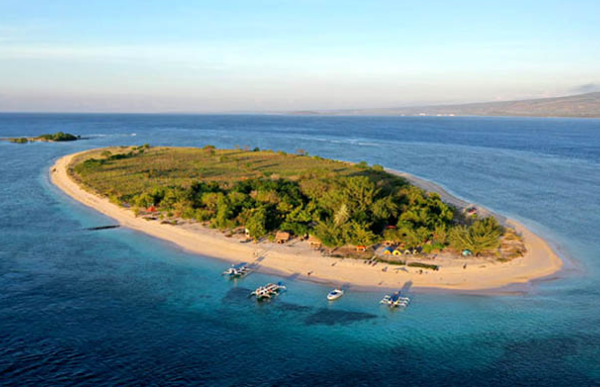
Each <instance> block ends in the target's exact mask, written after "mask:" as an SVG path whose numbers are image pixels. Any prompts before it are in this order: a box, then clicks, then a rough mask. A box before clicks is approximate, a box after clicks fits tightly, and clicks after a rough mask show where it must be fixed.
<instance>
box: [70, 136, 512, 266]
mask: <svg viewBox="0 0 600 387" xmlns="http://www.w3.org/2000/svg"><path fill="white" fill-rule="evenodd" d="M298 153H299V154H296V155H291V154H286V153H284V152H272V151H260V150H258V149H257V148H256V149H254V150H253V151H249V150H239V149H235V150H217V149H215V148H214V147H212V146H207V147H205V148H203V149H196V148H151V147H150V146H148V145H145V146H140V147H133V148H112V149H102V150H97V151H94V152H92V153H89V154H86V155H84V156H83V157H82V158H80V159H78V160H76V161H75V162H74V165H73V167H72V173H73V175H74V176H75V177H76V178H77V179H79V180H80V181H81V182H82V183H83V184H84V185H86V186H88V187H90V188H92V189H94V190H96V191H97V192H98V193H100V194H103V195H106V196H108V197H109V198H111V200H112V201H113V202H115V203H119V204H125V203H127V204H129V205H131V206H133V207H134V209H135V210H136V211H144V210H147V209H148V208H149V207H156V208H157V209H158V210H160V212H161V214H163V215H166V216H169V217H171V216H172V217H180V218H185V219H193V220H196V221H198V222H205V223H208V224H209V225H210V226H212V227H215V228H218V229H222V230H226V229H233V228H236V227H238V226H243V227H245V228H247V229H248V231H249V233H250V235H251V236H252V237H253V238H256V239H258V238H262V237H264V236H266V235H268V234H269V233H272V232H274V231H276V230H284V231H289V232H291V233H292V234H294V235H298V236H303V235H306V234H308V233H310V234H313V235H315V236H316V237H318V238H320V239H321V241H322V242H323V244H324V245H326V246H330V247H339V246H343V245H366V246H369V245H373V244H375V243H378V242H380V241H382V240H387V241H390V242H393V243H397V244H401V245H403V246H405V247H406V248H423V249H424V250H426V251H427V250H429V251H431V250H433V249H442V248H444V247H446V246H451V247H454V248H456V249H459V250H461V249H470V250H471V251H472V252H473V253H474V254H478V253H481V252H485V251H488V250H492V249H494V248H497V247H498V246H499V241H500V237H501V235H502V233H503V228H502V227H501V226H499V225H498V223H497V221H496V220H495V218H486V219H481V220H469V219H466V218H463V217H462V215H461V214H460V213H459V212H458V211H456V209H455V208H453V207H451V206H449V205H447V204H446V203H444V202H442V200H441V199H440V196H439V195H437V194H435V193H427V192H425V191H423V190H421V189H420V188H417V187H415V186H412V185H410V184H408V182H407V181H406V180H405V179H403V178H400V177H397V176H395V175H392V174H390V173H387V172H385V171H384V170H383V168H382V167H380V166H373V167H369V166H367V165H366V163H360V164H357V165H351V164H348V163H343V162H338V161H333V160H327V159H323V158H320V157H317V156H314V157H311V156H309V155H307V154H306V153H304V152H298Z"/></svg>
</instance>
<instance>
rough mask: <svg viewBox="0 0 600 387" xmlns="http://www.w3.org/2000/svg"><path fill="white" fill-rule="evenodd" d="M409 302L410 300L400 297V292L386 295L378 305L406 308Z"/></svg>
mask: <svg viewBox="0 0 600 387" xmlns="http://www.w3.org/2000/svg"><path fill="white" fill-rule="evenodd" d="M409 302H410V298H408V297H402V295H401V294H400V292H396V293H394V294H391V295H390V294H387V295H386V296H385V297H383V299H382V300H381V301H379V303H380V304H384V305H387V306H389V307H390V308H400V307H402V308H406V307H407V306H408V303H409Z"/></svg>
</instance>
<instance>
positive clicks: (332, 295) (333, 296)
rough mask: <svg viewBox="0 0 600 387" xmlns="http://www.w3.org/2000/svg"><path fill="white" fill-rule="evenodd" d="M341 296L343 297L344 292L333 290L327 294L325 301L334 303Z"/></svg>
mask: <svg viewBox="0 0 600 387" xmlns="http://www.w3.org/2000/svg"><path fill="white" fill-rule="evenodd" d="M343 295H344V291H343V290H342V289H333V290H332V291H330V292H329V293H328V294H327V299H328V300H329V301H335V300H337V299H338V298H340V297H341V296H343Z"/></svg>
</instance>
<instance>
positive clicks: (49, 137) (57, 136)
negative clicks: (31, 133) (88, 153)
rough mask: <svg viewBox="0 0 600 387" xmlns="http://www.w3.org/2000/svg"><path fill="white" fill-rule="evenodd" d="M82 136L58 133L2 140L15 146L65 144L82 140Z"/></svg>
mask: <svg viewBox="0 0 600 387" xmlns="http://www.w3.org/2000/svg"><path fill="white" fill-rule="evenodd" d="M80 139H81V136H75V135H73V134H70V133H63V132H57V133H53V134H42V135H40V136H37V137H9V138H3V139H2V140H5V141H8V142H12V143H15V144H27V143H29V142H38V141H41V142H64V141H76V140H80Z"/></svg>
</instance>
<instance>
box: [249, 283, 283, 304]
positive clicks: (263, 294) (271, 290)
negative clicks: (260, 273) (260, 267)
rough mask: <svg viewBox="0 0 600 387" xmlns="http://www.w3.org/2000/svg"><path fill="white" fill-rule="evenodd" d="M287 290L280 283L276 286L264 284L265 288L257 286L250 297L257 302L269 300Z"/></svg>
mask: <svg viewBox="0 0 600 387" xmlns="http://www.w3.org/2000/svg"><path fill="white" fill-rule="evenodd" d="M286 289H287V288H286V287H285V286H284V285H283V284H282V283H281V282H278V283H277V284H266V285H265V286H259V287H258V288H256V290H255V291H253V292H252V293H250V297H252V296H255V297H256V299H257V300H270V299H271V298H273V297H277V296H278V295H279V294H280V293H281V292H283V291H285V290H286Z"/></svg>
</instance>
